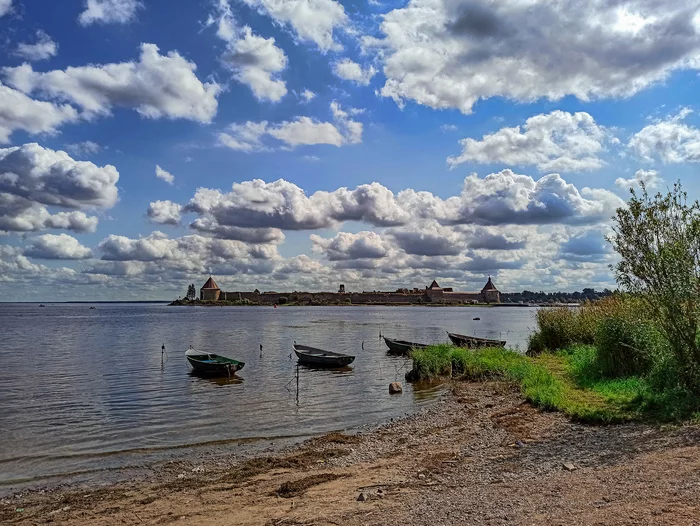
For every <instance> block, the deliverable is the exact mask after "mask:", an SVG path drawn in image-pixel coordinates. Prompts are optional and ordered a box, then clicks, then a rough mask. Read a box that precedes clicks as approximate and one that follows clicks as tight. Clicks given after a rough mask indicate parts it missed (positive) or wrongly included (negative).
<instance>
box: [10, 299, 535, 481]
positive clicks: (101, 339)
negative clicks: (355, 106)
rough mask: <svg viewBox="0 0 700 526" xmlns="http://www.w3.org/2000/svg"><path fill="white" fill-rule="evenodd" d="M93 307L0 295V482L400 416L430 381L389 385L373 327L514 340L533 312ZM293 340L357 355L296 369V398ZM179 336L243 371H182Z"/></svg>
mask: <svg viewBox="0 0 700 526" xmlns="http://www.w3.org/2000/svg"><path fill="white" fill-rule="evenodd" d="M95 307H96V308H95V309H90V305H86V304H46V307H45V308H40V307H39V306H38V305H36V304H0V327H1V328H2V340H1V341H0V364H1V367H0V489H2V488H5V490H7V489H8V488H11V487H12V486H13V485H15V484H18V483H20V482H26V481H39V480H42V479H45V478H46V477H55V476H67V475H69V474H74V473H79V472H86V473H89V472H92V471H95V470H104V469H109V468H116V467H124V466H130V465H136V464H139V463H142V462H144V461H145V459H152V458H158V455H161V456H162V455H168V458H172V456H173V455H174V454H176V452H180V454H183V455H186V454H187V451H188V448H189V447H193V446H197V445H202V444H208V443H213V442H217V441H234V440H240V439H249V438H270V437H298V436H307V435H310V434H314V433H322V432H326V431H330V430H337V429H350V428H353V427H358V426H361V425H364V424H369V423H375V422H379V421H381V420H385V419H388V418H391V417H396V416H401V415H403V414H405V413H407V412H410V411H413V410H415V409H416V408H417V407H419V406H420V405H421V404H425V403H430V402H431V400H434V399H435V398H436V397H437V396H438V395H439V393H440V392H441V389H440V388H439V387H433V388H427V389H423V390H419V389H414V388H413V387H412V386H410V385H408V386H407V385H404V393H403V394H402V395H398V396H390V395H389V394H388V384H389V382H392V381H394V380H399V381H402V380H403V375H404V374H405V372H406V370H407V368H410V361H409V360H407V359H405V358H402V357H394V356H389V355H387V354H386V347H385V345H384V343H383V342H382V341H381V340H380V339H379V334H380V332H381V333H383V334H385V335H387V336H390V337H395V338H399V339H407V340H413V341H421V342H427V343H430V342H441V341H445V339H446V334H445V330H450V331H454V332H462V333H467V334H476V335H478V336H491V337H500V338H502V339H505V340H507V341H508V344H509V346H518V347H519V348H521V349H524V348H525V341H526V339H527V334H528V332H529V329H530V328H531V327H533V326H534V312H535V309H531V308H479V307H470V308H448V307H445V308H430V307H285V308H278V309H273V308H270V307H240V308H237V307H224V308H216V307H208V308H207V307H200V308H187V307H167V306H165V305H162V304H161V305H157V304H152V305H149V304H147V305H144V304H138V305H134V304H96V305H95ZM474 317H480V318H481V321H473V319H472V318H474ZM294 340H296V341H297V342H299V343H304V344H307V345H312V346H316V347H322V348H327V349H328V350H334V351H339V352H345V353H350V354H354V355H356V356H357V358H356V359H355V362H354V363H353V364H352V366H351V367H350V368H347V369H345V370H342V371H323V370H315V369H307V368H304V367H300V368H299V371H300V374H299V403H298V404H297V401H296V382H295V374H296V359H293V358H291V357H290V353H291V352H292V348H291V346H292V342H293V341H294ZM363 342H364V349H363V348H362V346H363ZM163 343H165V346H166V350H167V356H166V358H165V360H164V361H163V362H161V351H160V348H161V344H163ZM190 344H191V345H193V346H194V347H195V348H197V349H201V350H206V351H210V352H213V353H217V354H222V355H225V356H229V357H231V358H236V359H239V360H242V361H245V362H246V365H245V368H244V369H243V370H242V371H240V372H239V373H238V375H237V378H234V379H232V380H228V379H226V380H211V379H203V378H198V377H195V376H192V375H190V373H189V366H188V365H187V362H186V360H185V357H184V351H185V350H186V349H187V347H188V346H189V345H190ZM260 344H262V345H263V353H262V355H261V354H260V351H259V345H260Z"/></svg>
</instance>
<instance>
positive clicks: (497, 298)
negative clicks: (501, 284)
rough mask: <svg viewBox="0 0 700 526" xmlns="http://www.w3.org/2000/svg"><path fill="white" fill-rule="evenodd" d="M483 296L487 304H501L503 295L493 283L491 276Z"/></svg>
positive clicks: (482, 290)
mask: <svg viewBox="0 0 700 526" xmlns="http://www.w3.org/2000/svg"><path fill="white" fill-rule="evenodd" d="M481 295H482V296H483V297H484V302H486V303H501V293H500V292H499V291H498V289H497V288H496V285H494V284H493V281H491V276H489V280H488V281H487V282H486V285H484V288H483V289H481Z"/></svg>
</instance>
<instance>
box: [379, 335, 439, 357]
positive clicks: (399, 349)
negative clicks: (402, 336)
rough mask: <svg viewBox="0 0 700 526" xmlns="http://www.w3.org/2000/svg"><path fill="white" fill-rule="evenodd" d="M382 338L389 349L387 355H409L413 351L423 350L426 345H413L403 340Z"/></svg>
mask: <svg viewBox="0 0 700 526" xmlns="http://www.w3.org/2000/svg"><path fill="white" fill-rule="evenodd" d="M383 338H384V343H386V346H387V347H388V348H389V350H388V351H387V352H388V353H389V354H409V353H410V352H411V351H412V350H413V349H424V348H426V347H428V345H426V344H424V343H415V342H409V341H405V340H392V339H391V338H387V337H386V336H384V337H383Z"/></svg>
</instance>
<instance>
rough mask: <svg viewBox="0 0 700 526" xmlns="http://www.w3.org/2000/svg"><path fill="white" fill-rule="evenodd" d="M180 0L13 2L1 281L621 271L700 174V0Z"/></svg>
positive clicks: (228, 281)
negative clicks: (622, 231) (654, 197)
mask: <svg viewBox="0 0 700 526" xmlns="http://www.w3.org/2000/svg"><path fill="white" fill-rule="evenodd" d="M174 4H175V3H173V2H171V1H165V0H152V1H145V0H143V1H139V0H65V1H62V2H47V1H38V0H35V1H32V0H0V45H1V46H2V55H1V56H2V57H3V60H2V64H0V66H1V69H0V142H1V144H0V295H2V298H3V300H7V301H12V300H21V299H30V300H37V301H51V300H57V299H75V300H80V299H91V298H94V299H141V298H170V297H174V296H177V295H182V294H183V293H184V292H185V291H186V286H187V284H188V283H190V282H194V283H196V284H197V286H199V285H200V284H201V283H203V281H204V280H205V279H206V278H207V277H208V276H209V275H210V274H213V275H214V276H215V277H216V279H217V280H218V281H219V283H220V285H221V286H222V287H224V288H226V289H228V290H237V289H239V290H249V289H253V288H260V289H263V288H264V289H274V290H284V289H290V290H292V289H295V290H302V289H306V290H336V289H337V284H338V283H340V282H343V283H345V284H346V287H347V288H348V290H362V289H365V290H366V289H383V290H392V289H395V288H397V287H406V286H409V287H414V286H419V287H422V286H424V285H427V284H428V283H430V281H431V280H432V279H433V278H436V279H438V281H439V282H440V283H441V284H443V285H445V286H454V287H455V288H457V289H462V290H476V289H479V288H480V287H481V286H482V284H483V283H484V282H485V280H486V277H487V276H489V275H491V276H494V279H495V282H496V284H497V286H499V288H500V289H501V290H506V291H512V290H522V289H524V288H528V289H537V290H548V291H552V290H575V289H579V290H580V289H581V288H583V287H588V286H593V287H597V288H602V287H613V286H614V281H613V279H612V276H611V273H610V271H609V268H608V266H609V265H610V264H611V263H613V262H614V261H615V256H614V254H612V253H611V251H610V249H609V247H608V246H607V245H606V243H605V241H604V235H605V234H606V233H608V232H609V229H610V224H611V216H612V215H613V213H614V211H615V209H616V208H617V207H619V206H624V199H625V198H626V196H627V195H628V188H629V187H630V186H636V185H638V181H640V180H644V181H645V182H646V184H647V185H648V186H649V187H650V188H652V189H653V190H654V191H655V190H656V189H660V190H663V189H664V188H665V187H666V186H668V185H669V184H671V183H672V182H674V181H675V180H677V179H680V180H681V181H682V183H683V185H684V187H685V189H686V190H687V191H688V192H689V194H690V196H691V197H692V198H696V197H698V195H699V194H700V186H699V185H698V182H697V179H696V177H695V169H696V163H697V162H699V161H700V129H698V126H699V125H700V118H698V115H697V110H696V99H697V93H698V88H699V83H700V79H699V78H698V74H697V70H698V68H699V67H700V2H698V1H688V0H685V1H682V2H676V3H674V4H673V6H670V7H669V6H667V5H664V4H662V3H659V2H657V1H654V0H627V1H625V2H622V1H620V2H604V1H602V0H596V1H592V2H581V3H570V4H568V5H563V4H552V3H551V2H545V1H538V0H500V1H495V2H487V1H486V0H412V1H409V2H400V3H399V2H382V1H374V0H373V1H372V2H337V1H335V0H231V1H228V0H181V1H178V2H177V3H176V5H177V7H176V8H173V5H174ZM669 35H672V36H670V37H669ZM156 167H159V169H157V168H156ZM157 173H159V174H160V177H158V176H157Z"/></svg>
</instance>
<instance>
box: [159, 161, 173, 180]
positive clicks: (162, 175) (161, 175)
mask: <svg viewBox="0 0 700 526" xmlns="http://www.w3.org/2000/svg"><path fill="white" fill-rule="evenodd" d="M156 177H157V178H158V179H162V180H163V181H165V182H166V183H168V184H173V182H174V181H175V176H174V175H173V174H171V173H170V172H167V171H165V170H163V169H162V168H161V167H160V166H159V165H157V164H156Z"/></svg>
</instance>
